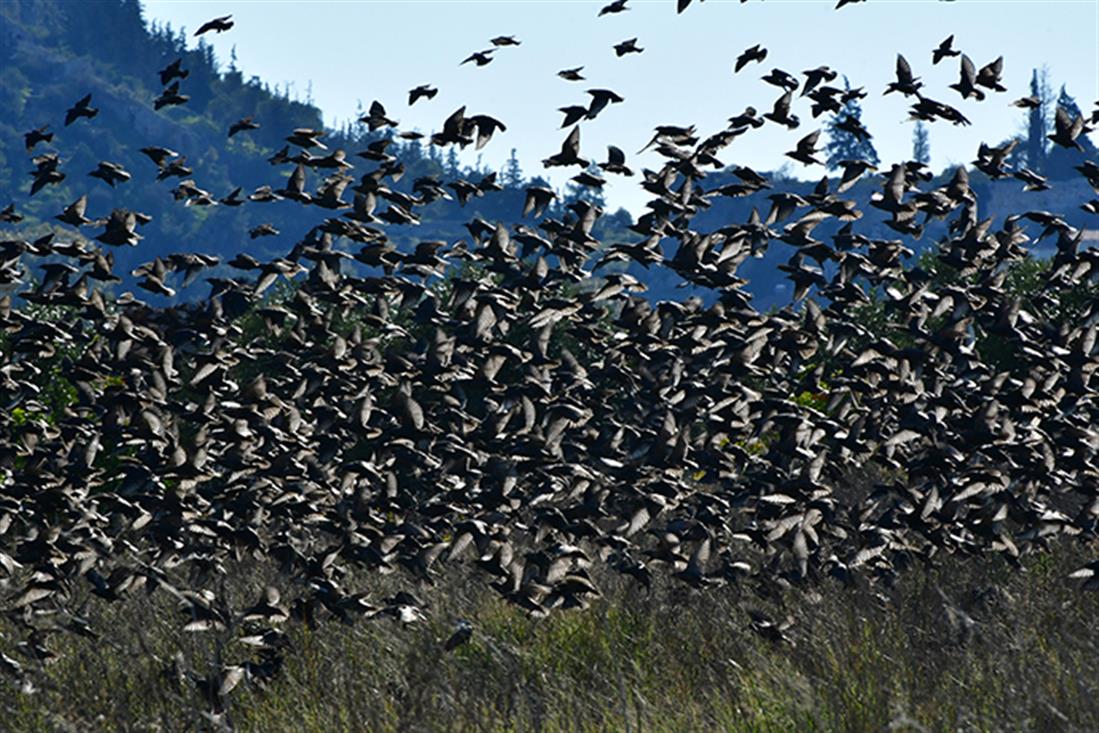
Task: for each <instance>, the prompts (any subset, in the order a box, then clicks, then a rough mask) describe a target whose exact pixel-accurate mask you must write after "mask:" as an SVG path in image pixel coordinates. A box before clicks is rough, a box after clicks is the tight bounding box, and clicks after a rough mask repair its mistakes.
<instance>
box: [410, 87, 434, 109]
mask: <svg viewBox="0 0 1099 733" xmlns="http://www.w3.org/2000/svg"><path fill="white" fill-rule="evenodd" d="M438 93H439V90H438V89H437V88H435V87H433V86H431V85H430V84H421V85H420V86H418V87H416V88H415V89H412V90H410V91H409V92H408V106H409V107H411V106H412V105H414V104H416V102H418V101H420V100H421V99H427V100H432V99H434V98H435V95H436V94H438Z"/></svg>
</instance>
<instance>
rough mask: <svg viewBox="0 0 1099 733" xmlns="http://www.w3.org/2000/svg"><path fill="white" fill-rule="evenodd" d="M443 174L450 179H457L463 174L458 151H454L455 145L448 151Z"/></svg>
mask: <svg viewBox="0 0 1099 733" xmlns="http://www.w3.org/2000/svg"><path fill="white" fill-rule="evenodd" d="M443 172H444V173H445V174H446V175H447V176H449V177H450V178H457V177H458V176H460V175H461V174H462V171H461V167H460V166H459V165H458V151H456V150H455V149H454V146H453V145H452V146H451V147H450V149H449V150H447V153H446V162H445V163H444V164H443Z"/></svg>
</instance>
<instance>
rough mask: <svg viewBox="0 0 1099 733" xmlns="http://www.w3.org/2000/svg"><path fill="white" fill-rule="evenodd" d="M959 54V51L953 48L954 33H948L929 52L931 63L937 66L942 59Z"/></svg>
mask: <svg viewBox="0 0 1099 733" xmlns="http://www.w3.org/2000/svg"><path fill="white" fill-rule="evenodd" d="M959 55H961V51H958V50H955V48H954V34H950V35H949V36H947V37H946V38H945V39H943V41H942V43H940V44H939V45H938V47H937V48H936V49H935V50H934V51H932V52H931V63H932V64H933V65H935V66H938V64H939V62H940V61H942V60H943V59H945V58H951V57H953V56H959Z"/></svg>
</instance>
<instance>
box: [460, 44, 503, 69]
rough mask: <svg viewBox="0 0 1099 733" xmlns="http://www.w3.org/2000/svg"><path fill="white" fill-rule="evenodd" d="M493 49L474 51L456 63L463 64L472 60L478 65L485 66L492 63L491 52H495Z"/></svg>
mask: <svg viewBox="0 0 1099 733" xmlns="http://www.w3.org/2000/svg"><path fill="white" fill-rule="evenodd" d="M495 51H496V49H495V48H490V49H488V50H487V51H474V52H473V53H471V54H470V55H469V56H468V57H467V58H466V59H465V60H464V61H462V63H460V64H458V65H459V66H463V65H465V64H468V63H469V62H470V61H473V62H474V63H476V64H477V65H478V66H487V65H489V64H490V63H492V54H493V53H495Z"/></svg>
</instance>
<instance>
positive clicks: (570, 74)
mask: <svg viewBox="0 0 1099 733" xmlns="http://www.w3.org/2000/svg"><path fill="white" fill-rule="evenodd" d="M583 70H584V67H583V66H577V67H576V68H574V69H563V70H561V71H558V72H557V75H558V76H559V77H561V78H562V79H564V80H565V81H584V77H583V76H582V75H581V74H580V72H581V71H583Z"/></svg>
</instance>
